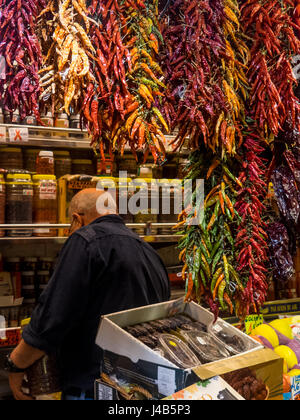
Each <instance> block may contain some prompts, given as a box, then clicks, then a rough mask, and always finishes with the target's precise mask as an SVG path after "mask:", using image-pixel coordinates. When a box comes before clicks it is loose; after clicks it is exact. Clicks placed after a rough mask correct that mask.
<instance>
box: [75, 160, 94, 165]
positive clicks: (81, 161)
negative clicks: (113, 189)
mask: <svg viewBox="0 0 300 420" xmlns="http://www.w3.org/2000/svg"><path fill="white" fill-rule="evenodd" d="M72 163H75V164H76V165H84V164H89V165H92V164H93V162H92V161H91V160H90V159H74V160H73V161H72Z"/></svg>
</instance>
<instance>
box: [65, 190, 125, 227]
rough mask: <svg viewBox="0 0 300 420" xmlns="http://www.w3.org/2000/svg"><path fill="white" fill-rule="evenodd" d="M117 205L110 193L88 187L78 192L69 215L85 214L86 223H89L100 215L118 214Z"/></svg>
mask: <svg viewBox="0 0 300 420" xmlns="http://www.w3.org/2000/svg"><path fill="white" fill-rule="evenodd" d="M116 212H117V206H116V203H115V201H114V199H113V197H112V196H111V194H110V193H108V192H106V191H102V190H97V189H96V188H87V189H85V190H82V191H80V192H79V193H78V194H76V195H75V196H74V197H73V199H72V201H71V203H70V207H69V216H70V218H72V217H73V215H74V214H78V215H80V216H84V221H85V223H84V224H89V223H91V222H92V221H94V220H95V219H97V218H98V217H102V216H106V215H108V214H116Z"/></svg>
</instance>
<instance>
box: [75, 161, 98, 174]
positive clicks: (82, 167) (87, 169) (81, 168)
mask: <svg viewBox="0 0 300 420" xmlns="http://www.w3.org/2000/svg"><path fill="white" fill-rule="evenodd" d="M72 174H73V175H91V176H93V175H95V170H94V165H93V161H92V160H90V159H74V160H72Z"/></svg>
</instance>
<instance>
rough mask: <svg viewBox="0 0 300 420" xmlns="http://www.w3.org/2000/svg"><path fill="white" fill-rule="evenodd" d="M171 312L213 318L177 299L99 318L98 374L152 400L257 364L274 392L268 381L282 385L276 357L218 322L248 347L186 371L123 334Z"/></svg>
mask: <svg viewBox="0 0 300 420" xmlns="http://www.w3.org/2000/svg"><path fill="white" fill-rule="evenodd" d="M176 313H185V314H187V315H189V316H190V317H191V318H193V319H195V320H198V321H201V322H202V323H204V324H205V325H206V326H209V325H211V324H212V322H213V320H214V315H213V314H212V313H211V312H209V311H208V310H206V309H205V308H203V307H201V306H199V305H197V304H196V303H193V302H191V303H185V302H184V299H183V298H181V299H179V300H175V301H171V302H165V303H160V304H156V305H150V306H146V307H142V308H137V309H131V310H128V311H123V312H118V313H115V314H111V315H106V316H103V317H102V320H101V323H100V326H99V330H98V334H97V337H96V343H97V345H98V346H99V347H100V348H101V349H102V350H103V351H104V357H103V363H102V367H101V369H102V371H103V372H104V373H106V374H108V375H116V376H117V377H119V378H122V377H123V378H126V379H127V380H130V381H131V382H132V383H136V384H138V385H140V386H144V387H146V388H147V389H150V392H151V393H152V395H153V396H154V397H155V398H163V397H167V396H169V395H172V394H174V393H175V392H177V391H180V390H182V389H184V388H186V387H188V386H190V385H192V384H194V383H195V382H197V381H199V378H200V379H201V380H202V381H204V380H207V379H210V378H212V377H215V376H219V375H223V374H225V373H228V372H232V371H234V370H238V369H242V368H245V367H253V368H254V367H256V366H258V368H259V369H260V370H261V369H262V368H263V366H265V365H267V367H268V370H269V371H270V374H271V373H272V375H271V376H273V378H270V377H269V375H266V378H264V379H265V380H267V381H272V383H271V384H270V385H271V388H272V389H273V388H275V384H274V383H273V382H275V383H276V388H278V387H279V386H280V384H282V369H283V363H282V359H280V358H279V357H278V356H277V355H276V354H275V353H274V352H273V351H271V350H269V349H265V348H264V347H263V346H262V345H261V344H259V343H258V342H257V341H255V340H253V339H252V338H251V337H248V336H247V335H246V334H244V333H243V332H241V331H239V330H238V329H236V328H235V327H233V326H231V325H230V324H228V323H226V322H225V321H224V320H222V319H220V318H219V319H218V320H217V325H218V326H222V325H224V326H226V328H227V329H230V330H232V332H233V334H235V335H238V336H239V337H240V338H241V339H242V340H243V341H244V343H247V344H248V345H249V348H250V349H249V350H248V351H246V352H244V353H241V354H239V355H236V356H232V357H229V358H227V359H223V360H219V361H217V362H213V363H208V364H205V365H200V366H195V367H194V368H193V369H186V370H184V369H180V368H178V367H176V366H175V365H174V364H173V363H171V362H170V361H169V360H167V359H165V358H164V357H162V356H161V355H160V354H158V353H157V352H154V351H153V350H152V349H150V348H149V347H147V346H145V345H144V344H143V343H142V342H140V341H139V340H137V339H136V338H134V337H133V336H131V335H130V334H129V333H127V332H126V331H125V330H123V328H124V327H126V326H131V325H135V324H139V323H142V322H149V321H153V320H155V319H162V318H166V317H168V316H171V315H175V314H176ZM263 376H264V375H263ZM267 385H268V384H267ZM268 386H269V385H268Z"/></svg>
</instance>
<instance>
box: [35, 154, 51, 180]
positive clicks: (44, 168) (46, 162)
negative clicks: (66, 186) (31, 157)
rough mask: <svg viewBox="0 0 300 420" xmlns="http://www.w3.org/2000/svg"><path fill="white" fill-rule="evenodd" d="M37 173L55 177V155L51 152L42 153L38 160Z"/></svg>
mask: <svg viewBox="0 0 300 420" xmlns="http://www.w3.org/2000/svg"><path fill="white" fill-rule="evenodd" d="M36 172H37V173H38V174H43V175H54V154H53V152H50V151H44V150H42V151H40V152H39V154H38V156H37V160H36Z"/></svg>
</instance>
